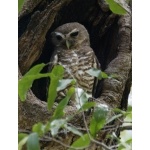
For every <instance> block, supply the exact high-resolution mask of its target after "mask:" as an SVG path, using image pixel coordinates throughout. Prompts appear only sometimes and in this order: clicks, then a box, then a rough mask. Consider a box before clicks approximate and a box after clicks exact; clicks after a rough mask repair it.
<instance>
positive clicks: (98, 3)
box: [18, 0, 132, 150]
mask: <svg viewBox="0 0 150 150" xmlns="http://www.w3.org/2000/svg"><path fill="white" fill-rule="evenodd" d="M124 5H125V7H127V9H128V10H130V8H129V7H128V6H127V5H126V4H124ZM75 21H76V22H79V23H81V24H83V25H84V26H85V27H86V28H87V30H88V32H89V34H90V40H91V47H92V48H93V50H94V51H95V54H96V56H97V58H98V60H99V61H100V63H101V66H102V69H103V70H104V71H105V72H107V73H108V74H115V75H116V77H115V78H112V79H105V80H104V82H103V87H102V91H101V92H100V91H99V87H97V94H96V97H98V103H105V104H106V105H108V106H109V107H110V108H121V109H126V108H127V99H128V95H129V92H130V87H131V81H132V80H131V76H132V73H131V72H132V71H131V68H132V66H131V14H130V13H127V14H126V15H124V16H118V15H115V14H113V13H112V12H111V11H110V10H109V7H108V5H107V4H106V3H105V2H104V0H63V1H62V0H43V1H41V0H27V1H26V2H25V4H24V7H23V9H22V11H21V12H20V13H19V43H18V46H19V58H18V59H19V69H20V72H19V77H21V76H22V75H23V74H25V73H26V72H27V71H28V70H29V69H30V67H32V66H33V65H35V64H38V63H42V62H44V63H47V62H48V61H49V59H50V57H51V54H52V52H53V48H52V45H51V43H50V39H49V35H50V33H51V31H53V30H54V29H55V28H56V27H58V26H60V25H62V24H64V23H67V22H75ZM35 85H36V84H35ZM41 86H42V84H40V88H39V87H38V86H35V88H34V90H33V92H32V91H31V90H30V91H29V92H28V94H27V99H26V101H25V102H24V103H22V102H20V101H19V108H18V109H19V117H18V121H19V129H29V130H30V129H31V128H32V125H34V124H35V123H37V122H43V123H44V122H46V121H48V120H49V119H50V117H51V115H52V112H53V109H54V108H53V109H52V111H51V112H49V111H48V110H47V104H46V102H44V101H41V100H43V99H42V95H43V93H40V91H42V89H43V87H41ZM35 95H36V96H35ZM37 97H38V98H37ZM65 111H66V115H67V114H72V113H74V112H75V111H76V110H75V108H73V107H71V106H67V107H66V109H65ZM73 123H74V125H78V126H81V125H83V120H82V116H77V117H76V118H75V119H74V120H73ZM61 136H62V137H63V138H62V139H61V140H62V143H64V144H67V145H70V144H71V143H72V142H73V141H74V140H75V139H76V138H77V137H76V136H74V135H73V134H71V133H69V134H67V135H66V136H65V135H61ZM104 137H105V136H104ZM104 137H102V136H100V138H104ZM99 141H103V140H102V139H99ZM41 147H42V148H43V149H45V150H46V149H47V150H48V149H53V150H58V149H59V150H63V149H66V147H64V146H62V145H60V144H58V143H57V142H54V141H52V142H46V144H44V143H42V144H41ZM89 149H90V150H91V149H93V150H95V149H101V148H99V147H98V146H97V145H96V144H93V145H91V147H90V148H89Z"/></svg>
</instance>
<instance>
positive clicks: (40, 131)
mask: <svg viewBox="0 0 150 150" xmlns="http://www.w3.org/2000/svg"><path fill="white" fill-rule="evenodd" d="M32 131H33V132H36V133H37V134H38V135H39V136H42V135H44V131H45V126H44V125H43V124H42V123H41V122H38V123H37V124H34V125H33V126H32Z"/></svg>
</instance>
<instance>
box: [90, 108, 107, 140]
mask: <svg viewBox="0 0 150 150" xmlns="http://www.w3.org/2000/svg"><path fill="white" fill-rule="evenodd" d="M107 112H108V109H107V107H104V106H99V107H95V109H94V114H93V115H92V119H91V121H90V133H91V135H92V136H94V137H95V136H96V133H97V132H98V131H99V130H100V129H102V128H103V127H104V125H105V123H106V117H107Z"/></svg>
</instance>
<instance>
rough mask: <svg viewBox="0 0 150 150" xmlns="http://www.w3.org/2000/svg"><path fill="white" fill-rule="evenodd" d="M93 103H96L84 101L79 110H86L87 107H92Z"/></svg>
mask: <svg viewBox="0 0 150 150" xmlns="http://www.w3.org/2000/svg"><path fill="white" fill-rule="evenodd" d="M95 105H96V103H95V102H86V103H84V104H83V105H82V107H81V108H80V110H79V111H86V110H88V109H90V108H92V107H94V106H95Z"/></svg>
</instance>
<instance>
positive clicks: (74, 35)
mask: <svg viewBox="0 0 150 150" xmlns="http://www.w3.org/2000/svg"><path fill="white" fill-rule="evenodd" d="M51 39H52V43H53V44H54V46H55V47H60V48H63V49H68V50H69V49H70V50H71V49H74V48H78V47H80V46H83V45H87V46H89V45H90V41H89V34H88V32H87V30H86V29H85V27H84V26H83V25H81V24H79V23H77V22H72V23H66V24H64V25H62V26H59V27H58V28H56V29H55V30H54V32H52V33H51Z"/></svg>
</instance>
